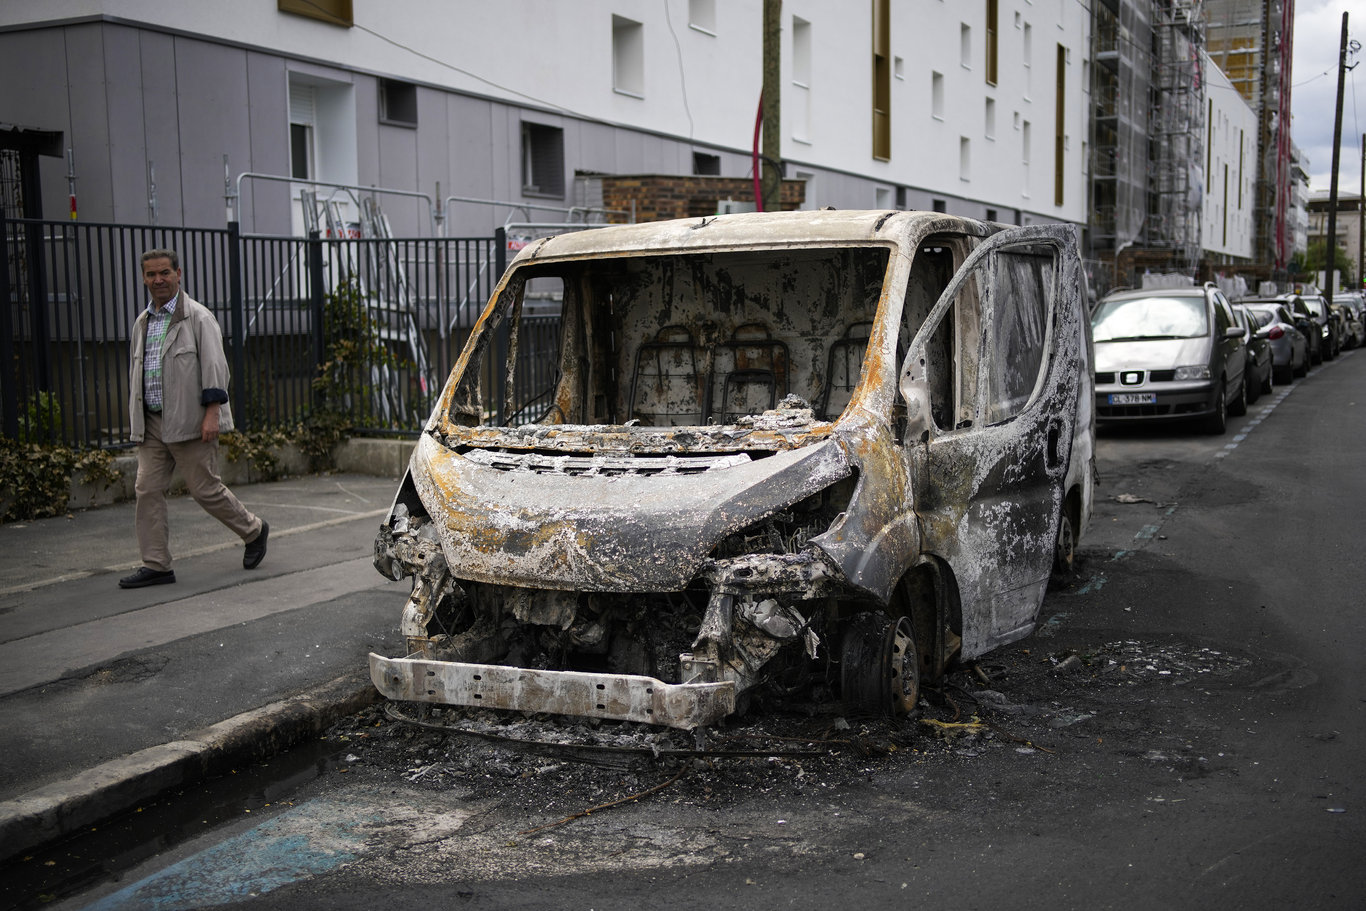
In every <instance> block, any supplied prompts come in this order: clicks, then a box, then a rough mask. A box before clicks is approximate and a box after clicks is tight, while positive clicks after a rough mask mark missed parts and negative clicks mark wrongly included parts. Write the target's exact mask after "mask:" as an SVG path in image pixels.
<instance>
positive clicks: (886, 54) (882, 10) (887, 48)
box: [873, 0, 892, 161]
mask: <svg viewBox="0 0 1366 911" xmlns="http://www.w3.org/2000/svg"><path fill="white" fill-rule="evenodd" d="M891 35H892V0H873V158H875V159H877V160H878V161H889V160H891V157H892V37H891Z"/></svg>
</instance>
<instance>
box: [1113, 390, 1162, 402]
mask: <svg viewBox="0 0 1366 911" xmlns="http://www.w3.org/2000/svg"><path fill="white" fill-rule="evenodd" d="M1156 402H1157V393H1156V392H1116V393H1113V394H1111V396H1110V404H1111V405H1152V404H1155V403H1156Z"/></svg>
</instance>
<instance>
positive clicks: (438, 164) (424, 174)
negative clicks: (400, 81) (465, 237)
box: [414, 87, 451, 232]
mask: <svg viewBox="0 0 1366 911" xmlns="http://www.w3.org/2000/svg"><path fill="white" fill-rule="evenodd" d="M443 96H444V93H443V92H436V91H433V90H431V89H426V88H421V87H419V88H418V90H417V185H416V186H415V187H414V189H416V190H420V191H421V192H423V193H426V194H428V195H429V196H431V197H432V198H433V200H435V201H436V202H437V203H440V200H438V199H436V195H437V188H436V184H437V182H438V181H440V183H441V190H440V192H442V193H449V192H451V169H450V166H449V164H448V162H449V159H450V155H449V152H448V150H447V142H448V140H447V137H449V136H450V127H449V124H448V123H447V113H448V112H447V110H446V104H445V100H444V97H443ZM424 209H425V206H424ZM422 217H423V219H424V222H423V224H422V230H423V231H424V232H426V231H430V230H432V226H431V224H430V222H431V218H430V217H429V216H428V214H427V213H426V212H425V211H424V212H423V214H422Z"/></svg>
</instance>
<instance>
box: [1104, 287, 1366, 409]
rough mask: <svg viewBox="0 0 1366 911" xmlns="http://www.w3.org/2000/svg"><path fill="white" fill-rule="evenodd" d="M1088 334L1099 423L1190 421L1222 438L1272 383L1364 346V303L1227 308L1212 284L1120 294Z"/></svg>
mask: <svg viewBox="0 0 1366 911" xmlns="http://www.w3.org/2000/svg"><path fill="white" fill-rule="evenodd" d="M1091 329H1092V334H1093V336H1094V341H1095V348H1096V418H1097V420H1098V421H1099V422H1101V423H1121V422H1129V421H1155V420H1189V421H1192V422H1198V423H1199V425H1200V426H1201V427H1202V428H1203V429H1204V430H1206V431H1207V432H1209V433H1215V434H1220V433H1223V432H1224V431H1225V429H1226V428H1227V426H1228V416H1229V415H1240V414H1244V413H1246V411H1247V406H1248V404H1249V403H1250V402H1255V401H1256V400H1257V399H1258V398H1259V397H1260V396H1261V395H1262V394H1264V393H1269V392H1271V391H1272V390H1273V388H1274V387H1275V384H1276V383H1282V384H1284V383H1289V382H1292V381H1293V380H1294V379H1295V378H1296V377H1302V376H1304V375H1305V374H1307V373H1308V372H1309V367H1310V365H1311V364H1317V363H1321V362H1322V361H1325V360H1332V359H1333V358H1335V357H1337V355H1338V353H1339V352H1340V351H1341V350H1343V348H1352V347H1356V346H1359V345H1362V344H1366V302H1363V300H1362V297H1361V295H1360V294H1356V295H1353V294H1342V295H1339V296H1338V298H1337V299H1336V300H1335V301H1334V302H1333V304H1332V305H1331V306H1330V305H1329V304H1328V302H1327V300H1325V299H1324V298H1323V297H1322V296H1321V295H1319V294H1317V293H1306V292H1300V293H1295V294H1286V295H1282V296H1281V297H1276V298H1256V299H1245V300H1242V301H1239V302H1238V303H1236V304H1234V303H1232V302H1230V301H1229V299H1228V298H1227V297H1226V296H1225V295H1224V293H1223V292H1222V291H1220V290H1219V288H1218V287H1217V286H1216V285H1215V284H1213V283H1212V282H1211V283H1206V284H1205V285H1204V286H1203V287H1195V286H1192V287H1187V288H1163V289H1145V290H1122V291H1116V292H1114V293H1112V294H1109V295H1107V296H1106V297H1105V298H1103V299H1102V300H1101V301H1100V302H1099V303H1098V304H1097V305H1096V307H1095V309H1094V310H1093V311H1092V313H1091Z"/></svg>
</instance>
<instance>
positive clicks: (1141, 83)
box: [1090, 0, 1152, 290]
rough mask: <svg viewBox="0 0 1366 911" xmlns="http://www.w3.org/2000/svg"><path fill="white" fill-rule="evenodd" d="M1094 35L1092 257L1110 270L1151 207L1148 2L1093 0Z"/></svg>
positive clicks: (1135, 236) (1132, 240)
mask: <svg viewBox="0 0 1366 911" xmlns="http://www.w3.org/2000/svg"><path fill="white" fill-rule="evenodd" d="M1091 34H1092V41H1093V51H1092V59H1093V60H1094V61H1095V65H1094V67H1093V68H1092V74H1093V79H1094V83H1093V86H1092V99H1093V104H1094V111H1093V116H1092V119H1091V124H1092V134H1091V149H1092V161H1091V174H1092V184H1091V193H1092V197H1091V212H1092V217H1091V254H1090V256H1091V258H1093V259H1097V260H1101V261H1108V262H1109V263H1110V265H1111V267H1113V264H1114V259H1115V257H1116V256H1117V255H1118V254H1119V253H1120V252H1122V251H1123V250H1125V249H1127V248H1129V247H1132V246H1134V245H1135V244H1137V243H1139V242H1140V241H1141V238H1142V233H1143V226H1144V221H1145V217H1146V215H1147V209H1148V203H1147V200H1148V128H1147V125H1148V94H1149V87H1150V86H1151V84H1152V52H1151V47H1152V30H1151V27H1150V24H1149V18H1148V4H1147V3H1145V2H1137V3H1136V2H1124V0H1096V6H1095V27H1094V28H1093V29H1092V31H1091ZM1098 290H1099V289H1098Z"/></svg>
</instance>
